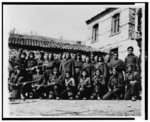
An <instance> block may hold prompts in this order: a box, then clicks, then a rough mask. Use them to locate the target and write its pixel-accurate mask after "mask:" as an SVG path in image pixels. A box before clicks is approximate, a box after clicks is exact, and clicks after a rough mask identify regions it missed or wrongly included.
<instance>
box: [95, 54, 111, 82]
mask: <svg viewBox="0 0 150 122" xmlns="http://www.w3.org/2000/svg"><path fill="white" fill-rule="evenodd" d="M94 68H95V70H97V69H99V70H100V71H101V73H102V75H103V76H104V78H105V80H106V79H107V77H108V68H107V64H106V63H105V62H104V58H103V56H98V58H97V63H96V64H95V66H94Z"/></svg>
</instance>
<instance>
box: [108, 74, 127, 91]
mask: <svg viewBox="0 0 150 122" xmlns="http://www.w3.org/2000/svg"><path fill="white" fill-rule="evenodd" d="M124 85H125V84H124V79H123V75H122V73H117V74H116V75H112V76H111V77H110V78H109V82H108V88H109V89H113V88H121V87H124Z"/></svg>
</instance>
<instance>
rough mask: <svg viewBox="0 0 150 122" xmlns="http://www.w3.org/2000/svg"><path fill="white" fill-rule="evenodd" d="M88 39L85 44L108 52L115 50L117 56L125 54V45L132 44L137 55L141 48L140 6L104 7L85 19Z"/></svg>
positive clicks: (123, 56) (121, 57)
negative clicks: (99, 11)
mask: <svg viewBox="0 0 150 122" xmlns="http://www.w3.org/2000/svg"><path fill="white" fill-rule="evenodd" d="M86 24H87V26H88V39H87V40H86V45H88V46H92V47H94V48H98V49H101V51H104V52H107V53H109V52H110V51H116V52H118V54H119V58H120V59H123V60H124V58H125V56H126V55H127V47H128V46H133V47H134V53H135V54H136V55H137V56H139V55H140V51H141V50H140V48H141V40H142V39H141V37H142V36H141V35H142V32H141V24H142V9H141V8H124V7H121V8H106V9H105V10H104V11H102V12H101V13H99V14H97V15H96V16H94V17H92V18H90V19H88V20H87V21H86Z"/></svg>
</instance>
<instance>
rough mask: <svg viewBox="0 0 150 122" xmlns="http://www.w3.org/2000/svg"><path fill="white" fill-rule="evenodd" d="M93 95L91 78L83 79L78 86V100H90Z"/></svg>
mask: <svg viewBox="0 0 150 122" xmlns="http://www.w3.org/2000/svg"><path fill="white" fill-rule="evenodd" d="M90 94H91V79H90V77H86V78H81V79H80V82H79V84H78V93H77V95H76V98H77V99H80V98H89V97H90Z"/></svg>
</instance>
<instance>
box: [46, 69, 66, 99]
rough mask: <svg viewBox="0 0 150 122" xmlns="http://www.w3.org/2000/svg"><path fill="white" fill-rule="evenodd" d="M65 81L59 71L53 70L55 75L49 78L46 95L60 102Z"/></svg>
mask: <svg viewBox="0 0 150 122" xmlns="http://www.w3.org/2000/svg"><path fill="white" fill-rule="evenodd" d="M62 81H63V79H62V76H61V75H59V72H58V69H57V68H54V69H53V75H52V76H50V77H49V80H48V83H47V88H46V93H47V95H49V98H50V99H57V100H59V99H60V97H61V91H62V88H63V82H62Z"/></svg>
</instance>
